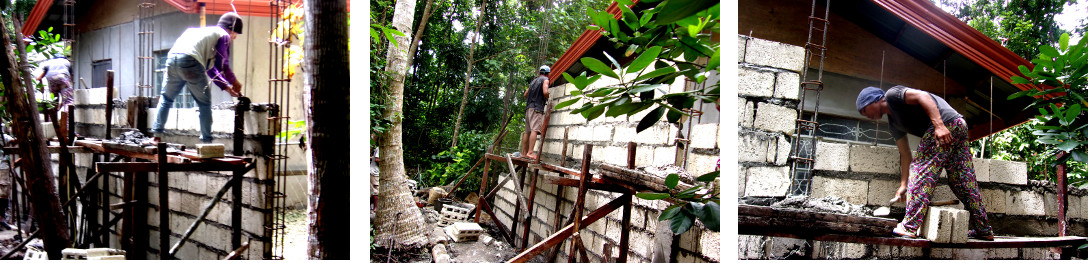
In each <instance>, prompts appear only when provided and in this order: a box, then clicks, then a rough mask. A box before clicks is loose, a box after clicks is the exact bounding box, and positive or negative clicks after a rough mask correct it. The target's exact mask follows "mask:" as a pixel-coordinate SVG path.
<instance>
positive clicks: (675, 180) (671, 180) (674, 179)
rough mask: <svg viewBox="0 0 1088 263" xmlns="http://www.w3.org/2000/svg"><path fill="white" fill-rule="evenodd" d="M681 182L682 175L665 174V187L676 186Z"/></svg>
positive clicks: (671, 187)
mask: <svg viewBox="0 0 1088 263" xmlns="http://www.w3.org/2000/svg"><path fill="white" fill-rule="evenodd" d="M679 183H680V176H679V175H677V174H669V175H668V176H665V187H668V188H669V189H673V188H676V185H677V184H679Z"/></svg>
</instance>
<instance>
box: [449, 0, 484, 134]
mask: <svg viewBox="0 0 1088 263" xmlns="http://www.w3.org/2000/svg"><path fill="white" fill-rule="evenodd" d="M485 8H487V0H484V2H483V4H482V5H480V17H479V18H476V31H473V34H475V35H473V36H472V48H470V49H469V51H468V72H465V88H464V92H462V95H461V109H460V110H457V123H456V124H454V125H453V144H452V145H450V147H457V135H458V134H459V133H460V131H461V118H462V117H463V116H464V115H465V104H468V89H469V88H468V86H469V85H468V84H469V82H471V80H472V64H473V62H474V59H475V58H474V57H473V56H474V55H475V53H476V40H477V39H480V38H482V36H481V34H480V25H482V24H484V9H485Z"/></svg>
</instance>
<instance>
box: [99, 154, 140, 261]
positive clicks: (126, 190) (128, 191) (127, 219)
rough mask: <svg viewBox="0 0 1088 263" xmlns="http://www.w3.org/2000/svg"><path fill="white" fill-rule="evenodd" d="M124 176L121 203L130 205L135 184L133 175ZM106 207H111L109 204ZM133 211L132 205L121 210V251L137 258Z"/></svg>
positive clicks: (126, 174) (129, 173)
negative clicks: (129, 252) (134, 246)
mask: <svg viewBox="0 0 1088 263" xmlns="http://www.w3.org/2000/svg"><path fill="white" fill-rule="evenodd" d="M124 161H125V162H131V161H132V158H128V157H125V158H124ZM123 176H124V177H123V178H122V182H123V185H122V186H121V188H122V190H121V191H122V194H121V202H122V203H125V204H128V203H129V202H132V199H133V197H132V195H133V192H132V188H133V184H134V181H133V173H131V172H125V173H124V175H123ZM106 206H107V207H109V205H108V204H107V205H106ZM133 210H134V208H133V207H132V206H131V205H126V206H124V208H122V210H121V217H122V218H123V219H121V222H122V223H121V249H124V250H125V251H133V252H132V253H133V254H134V255H133V256H136V255H135V249H134V248H133V244H132V231H133V229H132V228H133V226H134V225H133V223H132V221H133V220H134V217H133V214H134V212H133Z"/></svg>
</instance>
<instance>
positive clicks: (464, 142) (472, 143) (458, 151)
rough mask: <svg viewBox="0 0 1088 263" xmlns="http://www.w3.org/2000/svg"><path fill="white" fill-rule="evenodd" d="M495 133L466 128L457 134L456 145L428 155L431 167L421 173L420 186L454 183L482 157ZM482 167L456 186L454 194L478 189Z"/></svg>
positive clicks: (462, 193)
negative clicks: (466, 129)
mask: <svg viewBox="0 0 1088 263" xmlns="http://www.w3.org/2000/svg"><path fill="white" fill-rule="evenodd" d="M494 135H495V134H484V133H479V132H477V131H474V130H468V131H465V132H464V133H461V134H459V135H458V145H457V147H452V148H449V149H448V150H445V151H442V152H440V153H438V154H435V155H433V156H431V157H430V159H431V161H432V163H431V167H430V168H429V169H427V171H426V172H424V173H423V176H422V178H421V179H422V181H421V182H420V183H421V185H422V186H424V187H428V186H438V185H448V184H452V183H455V182H456V181H457V180H458V179H461V177H462V176H464V175H465V173H467V172H468V170H469V169H470V168H472V165H473V164H475V163H476V161H477V160H479V159H480V157H483V154H484V152H486V151H487V147H489V146H490V145H491V139H492V137H494ZM482 174H483V169H481V168H477V169H476V171H473V174H472V175H471V176H469V178H467V179H465V182H464V183H462V184H461V186H460V187H458V188H457V190H456V194H457V195H458V196H462V195H465V194H468V193H473V192H477V191H479V190H480V181H479V180H480V179H479V178H480V177H481V175H482Z"/></svg>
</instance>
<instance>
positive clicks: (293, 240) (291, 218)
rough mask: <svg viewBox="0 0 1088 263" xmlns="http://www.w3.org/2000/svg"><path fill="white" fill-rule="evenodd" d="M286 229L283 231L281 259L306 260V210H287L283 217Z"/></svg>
mask: <svg viewBox="0 0 1088 263" xmlns="http://www.w3.org/2000/svg"><path fill="white" fill-rule="evenodd" d="M284 219H286V220H285V221H286V225H287V229H285V230H284V237H285V239H284V240H283V259H284V260H306V235H307V233H308V231H309V229H308V226H307V225H306V208H300V209H294V210H287V214H286V215H285V216H284Z"/></svg>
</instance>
